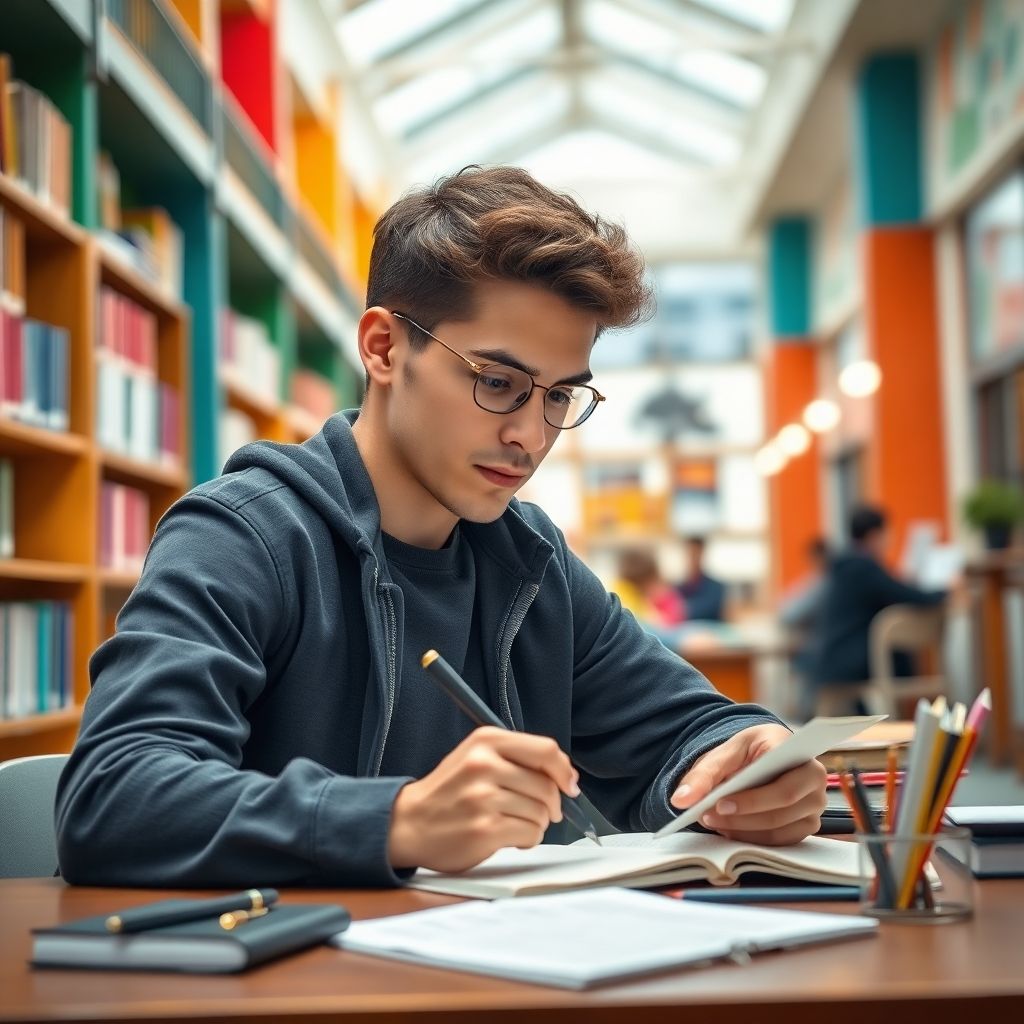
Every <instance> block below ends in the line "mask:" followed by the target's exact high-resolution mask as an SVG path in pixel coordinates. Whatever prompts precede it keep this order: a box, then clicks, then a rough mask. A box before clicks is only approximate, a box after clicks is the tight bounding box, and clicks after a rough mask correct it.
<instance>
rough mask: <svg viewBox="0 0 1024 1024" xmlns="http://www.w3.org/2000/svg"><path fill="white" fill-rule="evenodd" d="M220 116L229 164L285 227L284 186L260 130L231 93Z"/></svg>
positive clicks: (273, 218) (272, 217)
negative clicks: (258, 133)
mask: <svg viewBox="0 0 1024 1024" xmlns="http://www.w3.org/2000/svg"><path fill="white" fill-rule="evenodd" d="M220 116H221V130H222V135H223V140H224V159H225V161H226V162H227V165H228V166H229V167H230V168H231V170H232V171H234V172H235V174H236V175H237V177H238V180H239V181H240V182H241V183H242V184H243V185H244V186H245V187H246V189H248V191H249V193H250V194H251V195H252V197H253V199H255V200H256V202H257V203H259V205H260V206H261V207H262V208H263V210H264V211H265V212H266V214H267V216H268V217H269V218H270V219H271V220H272V221H273V222H274V223H275V224H276V225H277V226H278V227H279V228H280V229H281V230H284V229H285V225H286V222H287V211H286V208H285V202H284V196H283V195H282V193H281V187H280V186H279V185H278V183H277V179H276V178H275V177H274V172H273V170H272V168H273V163H272V157H271V156H270V155H269V154H267V153H264V152H262V151H261V148H260V144H259V142H258V141H257V139H256V129H255V128H253V127H251V126H250V125H249V124H248V123H247V118H246V116H245V114H244V113H243V112H242V111H241V110H240V109H237V105H236V104H234V103H233V102H232V101H231V99H230V97H228V96H227V95H225V97H224V101H223V104H222V106H221V114H220Z"/></svg>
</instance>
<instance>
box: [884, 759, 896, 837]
mask: <svg viewBox="0 0 1024 1024" xmlns="http://www.w3.org/2000/svg"><path fill="white" fill-rule="evenodd" d="M896 758H897V751H896V748H895V747H890V748H889V753H888V754H887V755H886V772H885V818H884V819H883V821H882V827H883V828H884V829H885V831H886V832H889V833H891V832H892V830H893V825H894V822H895V821H896V810H895V808H894V807H893V804H894V802H895V800H896Z"/></svg>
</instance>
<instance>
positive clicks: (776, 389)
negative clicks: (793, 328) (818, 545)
mask: <svg viewBox="0 0 1024 1024" xmlns="http://www.w3.org/2000/svg"><path fill="white" fill-rule="evenodd" d="M763 368H764V386H765V411H766V430H767V434H768V436H773V435H774V434H775V433H776V432H777V431H778V430H779V428H780V427H783V426H785V425H786V424H787V423H799V422H800V417H801V415H802V413H803V410H804V407H805V406H806V405H807V403H808V402H810V401H811V400H812V399H813V398H814V397H815V396H816V394H817V346H816V345H814V344H813V343H812V342H790V341H788V340H787V341H786V342H781V343H778V344H775V345H773V346H772V348H771V349H770V350H769V352H768V353H767V355H766V357H765V361H764V367H763ZM819 467H820V463H819V458H818V442H817V440H814V441H812V443H811V447H810V448H809V449H808V450H807V451H806V452H804V454H803V455H798V456H796V458H793V459H790V461H789V462H788V463H787V464H786V466H785V468H784V469H783V470H782V471H781V472H780V473H777V474H776V475H775V476H772V477H769V479H768V494H769V507H770V510H771V523H770V532H771V548H772V584H773V590H774V593H775V595H776V596H778V595H779V594H780V593H781V592H782V591H783V590H785V588H786V587H788V586H790V585H791V584H793V583H795V582H796V581H797V580H799V579H800V578H801V577H803V576H805V575H806V574H807V573H808V572H809V571H810V568H811V566H810V565H809V563H808V559H807V547H808V545H809V544H810V542H811V541H812V540H814V539H815V538H817V537H820V536H821V533H822V520H821V486H820V482H819V474H820V468H819Z"/></svg>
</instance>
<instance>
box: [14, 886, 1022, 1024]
mask: <svg viewBox="0 0 1024 1024" xmlns="http://www.w3.org/2000/svg"><path fill="white" fill-rule="evenodd" d="M160 895H162V894H160ZM977 895H978V902H977V909H978V912H977V914H976V915H975V917H974V919H973V920H972V921H970V922H966V923H962V924H954V925H928V926H914V925H883V926H882V928H881V934H880V935H879V937H878V938H871V939H859V940H854V941H848V942H840V943H835V944H832V945H827V946H817V947H813V948H809V949H805V950H790V951H787V952H780V953H769V954H764V955H761V956H758V957H755V958H754V959H753V961H752V962H751V963H750V964H748V965H746V966H736V965H732V964H725V965H721V966H713V967H707V968H700V969H690V970H679V971H674V972H671V973H666V974H661V975H658V976H656V977H651V978H647V979H642V980H638V981H634V982H631V983H625V984H618V985H612V986H607V987H603V988H599V989H595V990H592V991H590V992H585V993H575V992H567V991H563V990H559V989H553V988H545V987H541V986H533V985H527V984H523V983H519V982H511V981H503V980H500V979H497V978H487V977H483V976H479V975H471V974H463V973H460V972H456V971H444V970H438V969H433V968H426V967H414V966H410V965H406V964H399V963H393V962H389V961H386V960H378V959H374V958H372V957H367V956H361V955H358V954H355V953H347V952H346V953H342V952H340V951H338V950H336V949H333V948H329V947H325V946H322V947H318V948H315V949H312V950H308V951H306V952H304V953H300V954H297V955H294V956H291V957H287V958H285V959H283V960H279V961H276V962H274V963H270V964H267V965H264V966H263V967H260V968H257V969H255V970H253V971H251V972H249V973H247V974H240V975H222V976H219V977H218V976H210V977H203V976H196V975H180V974H157V973H149V974H147V973H139V972H117V973H114V972H102V971H95V972H94V971H68V970H31V969H30V968H29V967H28V966H27V964H26V960H27V958H28V955H29V950H30V944H31V939H30V935H29V929H30V928H32V927H36V926H44V925H52V924H54V923H55V922H58V921H67V920H71V919H73V918H76V917H84V916H87V915H91V914H97V913H105V912H107V911H109V910H111V909H112V908H118V907H127V906H131V905H133V904H135V903H141V902H146V901H150V900H152V899H154V897H155V896H157V894H156V893H154V892H151V891H145V890H138V889H130V890H129V889H123V890H122V889H118V890H114V889H83V888H73V887H68V886H65V885H64V884H63V883H62V882H60V881H58V880H50V879H47V880H42V881H40V880H15V881H11V880H8V881H0V951H2V954H3V955H2V957H0V1021H65V1022H66V1021H97V1020H103V1021H145V1022H147V1024H149V1022H153V1021H168V1022H169V1021H178V1022H180V1021H195V1020H198V1019H203V1020H219V1021H242V1020H252V1021H260V1022H261V1024H262V1022H265V1021H289V1022H294V1024H299V1022H301V1024H313V1022H317V1024H319V1022H322V1021H328V1020H331V1021H343V1022H345V1024H353V1022H356V1021H371V1020H372V1021H373V1022H374V1024H384V1022H387V1021H397V1020H400V1019H401V1020H408V1019H409V1016H408V1015H409V1014H411V1013H417V1012H418V1013H430V1014H431V1021H441V1020H449V1019H454V1018H456V1017H458V1018H459V1019H460V1020H463V1021H470V1020H473V1021H476V1020H484V1019H498V1018H499V1016H500V1017H502V1019H504V1020H508V1019H509V1014H510V1013H511V1014H514V1015H518V1014H525V1013H527V1012H529V1013H530V1021H531V1024H544V1022H548V1021H554V1020H556V1019H557V1020H558V1021H569V1020H574V1019H579V1020H586V1021H587V1022H588V1024H592V1022H608V1021H612V1020H616V1021H633V1020H637V1019H640V1017H639V1015H640V1014H641V1013H642V1015H643V1016H642V1020H643V1022H644V1024H648V1022H661V1021H666V1022H667V1021H673V1022H679V1021H680V1020H684V1019H685V1020H689V1021H693V1022H696V1024H701V1022H703V1024H710V1022H713V1024H733V1022H735V1024H740V1022H742V1024H765V1022H766V1021H775V1020H778V1021H785V1022H786V1024H801V1022H808V1024H810V1022H813V1024H824V1022H828V1024H845V1022H851V1024H852V1022H854V1021H855V1022H856V1024H867V1022H869V1021H870V1022H871V1024H874V1022H877V1021H883V1020H898V1021H900V1022H901V1024H915V1022H917V1021H922V1022H926V1024H934V1022H940V1021H951V1022H952V1021H955V1022H957V1024H965V1022H966V1024H994V1022H997V1021H1011V1020H1012V1021H1015V1022H1019V1021H1020V1020H1022V1019H1024V880H1005V881H1004V880H998V881H997V880H990V881H985V882H983V883H979V885H978V894H977ZM282 900H283V901H287V902H320V903H322V902H340V903H344V904H345V905H346V906H347V907H348V908H349V909H350V910H351V911H352V914H353V916H354V917H356V918H362V917H379V916H384V915H388V914H394V913H400V912H403V911H409V910H416V909H423V908H426V907H431V906H439V905H442V904H444V903H450V902H454V901H453V900H451V899H450V898H448V897H443V896H433V895H430V894H427V893H416V892H411V891H383V892H366V891H360V892H356V891H344V890H335V891H305V892H298V891H292V890H288V891H286V892H284V893H282ZM800 908H802V909H819V910H833V911H835V910H836V909H837V908H838V909H841V910H842V912H848V913H855V912H856V908H855V906H854V905H853V904H820V905H819V904H806V903H805V904H801V905H800ZM922 1003H924V1004H927V1005H922ZM915 1004H916V1005H915ZM681 1008H685V1011H688V1012H687V1015H686V1017H685V1018H684V1017H683V1016H682V1014H681V1012H680V1011H681Z"/></svg>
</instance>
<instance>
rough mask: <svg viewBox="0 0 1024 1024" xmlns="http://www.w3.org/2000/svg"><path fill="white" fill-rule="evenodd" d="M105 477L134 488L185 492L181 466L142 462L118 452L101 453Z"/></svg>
mask: <svg viewBox="0 0 1024 1024" xmlns="http://www.w3.org/2000/svg"><path fill="white" fill-rule="evenodd" d="M100 462H101V464H102V466H103V475H104V476H105V477H108V478H109V479H111V480H116V481H117V482H118V483H125V484H129V485H130V486H132V487H142V488H147V487H163V488H167V487H169V488H171V489H172V490H175V491H182V492H184V490H185V486H186V482H187V481H186V477H185V471H184V470H183V469H182V468H181V467H180V466H164V465H161V464H160V463H156V462H142V461H140V460H139V459H133V458H131V457H130V456H128V455H121V454H120V453H118V452H108V451H101V452H100Z"/></svg>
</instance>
